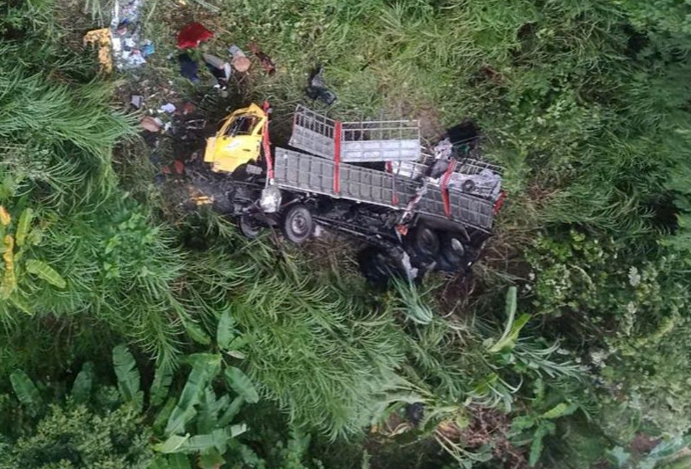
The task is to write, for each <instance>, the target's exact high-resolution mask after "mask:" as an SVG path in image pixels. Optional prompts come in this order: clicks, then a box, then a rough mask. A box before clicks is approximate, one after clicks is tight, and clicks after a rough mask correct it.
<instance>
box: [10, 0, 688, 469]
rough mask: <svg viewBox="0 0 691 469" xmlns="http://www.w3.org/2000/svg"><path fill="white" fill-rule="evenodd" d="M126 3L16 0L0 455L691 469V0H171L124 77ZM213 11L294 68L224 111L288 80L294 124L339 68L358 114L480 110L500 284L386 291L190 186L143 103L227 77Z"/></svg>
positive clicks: (117, 461)
mask: <svg viewBox="0 0 691 469" xmlns="http://www.w3.org/2000/svg"><path fill="white" fill-rule="evenodd" d="M108 3H109V2H102V1H101V2H99V1H98V0H89V1H86V2H83V1H80V2H76V1H72V0H30V1H24V2H19V1H9V2H5V3H4V4H2V5H0V13H1V15H0V51H1V52H2V54H0V151H1V152H2V157H1V158H0V238H1V240H2V244H1V245H0V254H2V262H1V264H0V320H1V323H2V324H1V325H0V467H7V468H10V467H12V468H15V467H25V468H34V467H36V468H44V469H49V468H50V469H54V468H86V467H89V468H92V467H102V468H123V467H133V468H139V467H141V468H185V467H202V468H207V467H208V468H220V467H223V468H225V467H228V468H231V467H232V468H264V467H267V468H268V467H276V468H285V469H306V468H322V467H324V468H326V467H328V468H353V467H363V468H366V467H373V468H388V467H391V468H393V467H396V468H399V467H411V468H427V467H459V466H460V467H466V468H467V467H486V468H493V467H529V466H535V467H548V468H562V467H570V468H584V469H585V468H595V467H597V468H605V467H611V468H631V469H633V468H639V467H640V468H676V467H691V462H690V459H691V456H690V454H691V453H690V451H689V448H688V446H687V445H688V443H689V432H690V431H691V417H690V416H691V412H690V411H691V392H690V391H689V381H688V379H689V378H688V377H689V376H690V375H691V346H689V345H688V340H687V337H688V335H689V333H691V316H689V306H690V305H691V293H689V269H690V266H689V264H690V262H691V257H690V247H689V246H691V244H690V243H689V241H690V240H691V232H690V231H689V230H690V229H691V189H689V187H690V186H689V184H688V181H689V180H690V178H691V158H690V157H691V145H690V144H689V143H690V142H689V135H690V134H689V129H691V113H690V111H689V106H688V103H689V101H688V100H689V91H690V89H689V88H690V85H689V80H688V76H689V75H690V72H691V63H689V53H691V35H690V34H691V33H690V32H689V31H691V29H690V28H689V26H690V24H689V18H691V15H690V14H691V11H690V7H689V6H688V5H687V4H685V3H683V2H673V1H666V0H655V1H642V0H630V1H627V2H597V1H581V2H573V1H562V2H538V1H534V0H503V1H497V0H483V1H479V0H466V1H463V2H452V1H443V0H442V1H431V0H430V1H425V0H416V1H407V2H390V1H383V0H351V1H348V2H338V1H335V0H318V1H309V2H308V1H301V0H276V1H273V2H269V3H266V2H264V3H262V2H247V1H240V0H206V1H187V2H172V1H169V2H164V1H160V0H151V1H148V2H147V3H146V5H147V6H146V8H147V10H146V11H145V15H144V18H145V19H146V21H145V23H144V25H143V28H144V31H145V33H146V34H147V35H149V37H151V38H152V39H154V42H155V44H156V49H157V51H156V53H155V55H154V56H152V57H151V59H150V61H149V64H147V65H146V66H145V67H144V68H143V69H141V70H139V71H137V72H128V73H125V74H122V75H121V76H116V77H104V76H99V75H97V69H98V65H97V62H96V57H95V54H94V52H93V51H92V50H89V49H83V48H82V46H81V36H82V34H83V33H84V32H85V31H86V30H87V29H89V28H92V27H97V26H98V25H99V24H102V23H103V22H104V20H105V21H106V22H107V16H108V10H109V7H108ZM190 20H198V21H201V22H203V23H204V24H205V25H206V26H207V27H209V28H210V29H212V30H214V31H216V36H215V38H214V39H213V40H212V41H210V42H209V43H208V44H205V45H204V46H203V47H204V48H205V49H207V50H209V51H210V52H212V53H217V54H218V55H221V56H225V54H226V52H225V49H226V48H227V46H228V45H230V44H233V43H237V44H239V45H240V46H241V47H243V48H245V49H247V47H246V46H247V44H248V43H249V42H250V41H255V42H256V43H257V44H259V45H260V46H261V47H262V49H263V50H264V51H265V52H266V53H267V54H269V55H270V56H271V57H272V58H273V59H274V60H275V62H276V63H277V65H278V71H277V73H276V74H275V75H274V76H267V75H265V74H263V72H262V71H261V69H260V68H259V67H258V66H257V65H256V64H255V67H254V68H255V70H254V71H253V72H252V73H251V75H250V76H249V78H248V79H246V80H245V81H242V82H238V83H237V86H235V85H233V90H232V91H233V93H232V94H233V95H234V96H237V97H236V98H233V99H228V100H225V101H223V100H220V99H219V100H216V101H214V103H215V104H214V106H215V107H217V108H218V109H215V110H213V113H214V114H213V116H214V118H215V116H216V115H219V116H220V115H222V113H223V111H224V110H223V108H224V107H225V106H226V105H228V106H230V107H236V106H239V105H240V104H245V103H246V102H249V101H252V100H254V101H261V100H263V99H265V98H268V99H270V100H271V102H272V104H273V106H274V108H275V112H274V117H273V119H274V122H275V124H272V125H273V126H274V127H275V129H276V132H277V134H278V135H279V139H280V135H281V134H282V133H283V132H284V130H285V125H286V124H285V123H286V122H287V118H288V116H289V113H290V112H291V110H292V108H293V107H294V105H295V103H296V102H300V101H301V100H303V89H304V86H305V80H306V75H307V72H308V71H309V69H310V68H312V67H313V66H314V65H315V64H316V63H323V64H325V67H326V68H325V70H326V72H325V76H326V80H327V82H328V84H329V86H330V87H331V88H332V89H333V90H334V92H335V93H336V94H337V95H338V97H339V101H338V102H337V104H336V105H335V106H334V109H333V110H332V111H330V112H333V113H334V114H338V115H341V116H349V117H353V118H357V117H382V116H391V117H394V116H396V117H397V116H409V117H416V118H420V119H421V120H422V124H423V130H424V131H425V136H426V137H427V138H430V139H433V138H434V136H435V135H436V134H438V133H439V132H440V131H442V130H443V129H444V126H446V125H451V124H454V123H456V122H458V121H459V120H461V119H463V118H466V117H469V118H472V119H474V120H475V121H476V122H478V124H479V125H480V126H481V127H482V128H483V130H484V133H485V137H486V141H485V142H484V152H485V154H486V156H487V158H489V159H491V160H493V161H495V162H497V163H500V164H502V165H504V166H505V167H506V170H507V172H506V178H505V179H506V181H505V182H506V187H507V188H508V190H509V193H510V198H509V202H508V203H507V204H506V206H505V209H504V211H503V213H502V215H501V216H500V219H499V222H498V226H497V233H496V235H495V237H494V238H493V239H492V241H491V243H490V246H489V247H488V248H487V250H486V253H485V255H484V258H483V261H482V262H481V263H480V264H479V265H477V266H475V267H474V269H475V271H474V275H473V277H472V278H471V279H467V280H458V279H447V278H441V277H438V278H429V279H428V280H427V283H426V284H425V285H424V287H423V288H418V289H414V288H410V287H409V286H408V285H405V284H401V285H399V286H398V288H397V289H395V290H394V291H390V292H380V291H372V290H370V288H369V287H368V286H367V285H365V283H364V281H363V280H362V279H361V278H360V277H359V275H358V274H357V273H356V271H355V269H354V268H353V262H351V261H350V260H349V259H348V258H347V257H348V254H347V252H345V251H344V252H340V251H339V255H341V257H343V258H345V260H344V259H342V258H339V260H338V261H339V262H336V261H335V260H334V261H333V262H329V261H330V260H331V259H330V256H333V254H329V255H327V256H324V257H325V258H327V259H326V261H325V260H324V259H319V257H320V256H319V255H312V254H311V253H310V252H309V249H307V250H305V251H307V252H304V251H299V250H297V249H295V248H292V247H289V246H285V245H283V244H282V243H281V242H276V241H275V240H274V239H273V238H272V237H265V238H259V239H257V240H254V241H247V240H244V239H243V238H241V237H240V236H239V235H238V234H237V233H236V232H235V229H234V227H233V226H232V225H231V224H230V222H228V221H227V220H225V219H223V218H221V217H220V216H218V215H217V214H214V213H210V212H208V211H205V210H200V211H198V212H195V213H182V212H180V211H179V210H175V209H174V208H171V205H173V204H174V202H173V201H171V199H172V198H173V197H174V194H173V193H172V192H169V187H168V186H167V185H165V184H164V185H155V184H153V182H152V180H153V175H154V174H155V173H156V171H158V170H159V168H157V167H156V168H154V167H152V163H150V161H149V156H150V154H149V153H150V152H151V150H150V149H149V147H147V146H146V145H145V144H144V143H143V141H142V139H141V137H140V136H138V130H139V129H138V128H137V126H136V122H137V118H138V117H140V116H138V115H136V113H131V112H129V111H127V110H125V107H124V106H123V99H122V96H123V95H125V96H127V94H128V92H129V91H131V90H136V87H137V86H139V85H141V84H142V83H143V82H144V81H145V80H146V81H147V82H148V83H150V84H151V83H153V84H154V86H157V87H160V89H164V88H165V89H166V93H168V92H171V90H173V91H172V92H173V93H175V95H176V96H179V99H180V100H181V101H182V100H187V99H197V95H198V93H199V92H206V91H209V88H210V84H211V78H210V76H208V75H206V74H205V72H204V71H202V78H203V79H202V84H200V85H197V88H195V87H193V86H192V85H191V84H190V83H188V82H186V81H185V79H183V78H182V77H179V76H178V73H177V64H175V63H174V62H171V61H169V59H167V56H168V54H169V53H174V52H176V48H175V43H174V36H175V32H176V31H177V30H178V29H179V28H180V27H182V26H183V25H184V24H185V23H187V22H189V21H190ZM114 78H115V79H114ZM118 78H123V80H118ZM141 86H143V85H141ZM235 88H237V89H235ZM156 99H161V100H163V99H170V98H164V97H163V94H162V95H161V96H159V97H158V98H153V97H152V98H151V101H150V102H149V103H148V104H147V105H148V106H150V107H154V105H155V104H156ZM124 101H126V102H127V101H129V97H128V96H127V97H126V98H125V100H124ZM200 107H201V106H200ZM178 144H179V142H175V141H171V140H170V139H169V138H167V137H161V139H160V145H159V147H157V149H156V152H157V154H156V157H157V158H160V159H161V160H162V161H163V162H164V163H167V162H170V161H172V160H173V159H175V158H180V157H181V156H180V154H179V153H175V152H176V148H177V147H176V145H178ZM193 150H194V149H192V150H191V151H193ZM152 160H153V159H152ZM153 161H156V160H153ZM156 164H158V163H156ZM314 249H315V250H318V249H319V246H315V247H314Z"/></svg>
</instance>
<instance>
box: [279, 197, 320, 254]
mask: <svg viewBox="0 0 691 469" xmlns="http://www.w3.org/2000/svg"><path fill="white" fill-rule="evenodd" d="M312 231H314V220H312V214H311V213H310V211H309V210H308V209H307V207H305V206H304V205H301V204H298V205H293V206H292V207H290V208H289V209H288V210H287V211H286V214H285V216H284V217H283V233H284V234H285V236H286V238H288V239H289V240H290V241H292V242H294V243H296V244H300V243H303V242H305V241H306V240H307V238H309V237H310V235H311V234H312Z"/></svg>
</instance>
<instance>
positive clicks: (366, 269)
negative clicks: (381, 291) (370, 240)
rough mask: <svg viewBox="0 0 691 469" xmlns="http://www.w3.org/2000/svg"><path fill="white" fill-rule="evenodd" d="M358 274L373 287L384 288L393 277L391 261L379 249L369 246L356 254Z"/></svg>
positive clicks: (393, 269)
mask: <svg viewBox="0 0 691 469" xmlns="http://www.w3.org/2000/svg"><path fill="white" fill-rule="evenodd" d="M357 258H358V265H359V267H360V273H361V274H362V276H363V277H365V279H366V280H367V281H368V282H369V283H370V284H371V285H374V286H378V287H385V286H386V285H387V284H388V283H389V279H391V277H392V276H393V275H394V271H395V268H394V267H393V266H392V265H391V259H389V257H388V256H387V255H386V253H384V252H383V251H382V250H381V249H377V248H376V247H374V246H369V247H367V248H365V249H363V250H362V251H360V252H359V253H358V256H357Z"/></svg>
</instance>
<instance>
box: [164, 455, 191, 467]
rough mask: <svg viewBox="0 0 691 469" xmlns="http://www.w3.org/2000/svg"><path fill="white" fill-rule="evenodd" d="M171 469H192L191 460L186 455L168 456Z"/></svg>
mask: <svg viewBox="0 0 691 469" xmlns="http://www.w3.org/2000/svg"><path fill="white" fill-rule="evenodd" d="M166 459H167V460H168V468H169V469H191V467H192V466H191V465H190V458H188V457H187V456H185V455H184V454H169V455H168V456H166Z"/></svg>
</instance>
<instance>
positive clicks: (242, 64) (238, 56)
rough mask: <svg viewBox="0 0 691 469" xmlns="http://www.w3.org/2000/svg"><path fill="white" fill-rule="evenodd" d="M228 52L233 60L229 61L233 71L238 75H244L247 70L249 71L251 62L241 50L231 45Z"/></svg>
mask: <svg viewBox="0 0 691 469" xmlns="http://www.w3.org/2000/svg"><path fill="white" fill-rule="evenodd" d="M228 52H230V55H231V56H233V60H231V62H230V64H231V65H232V66H233V68H234V69H235V70H237V71H238V72H240V73H245V72H246V71H247V70H249V68H250V66H251V65H252V62H251V61H250V59H248V58H247V56H246V55H245V53H244V52H243V51H242V49H240V48H239V47H238V46H236V45H235V44H233V45H232V46H230V47H229V48H228Z"/></svg>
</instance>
